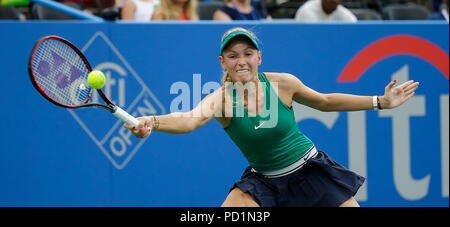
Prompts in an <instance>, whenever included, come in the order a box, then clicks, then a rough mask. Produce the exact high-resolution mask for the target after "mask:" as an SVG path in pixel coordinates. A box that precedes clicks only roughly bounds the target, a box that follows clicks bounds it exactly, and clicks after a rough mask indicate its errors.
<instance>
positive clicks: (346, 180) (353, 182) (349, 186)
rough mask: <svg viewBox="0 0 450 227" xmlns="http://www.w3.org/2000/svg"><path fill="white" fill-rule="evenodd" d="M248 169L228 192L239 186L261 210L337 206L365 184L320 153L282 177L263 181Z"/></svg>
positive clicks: (360, 178) (362, 180)
mask: <svg viewBox="0 0 450 227" xmlns="http://www.w3.org/2000/svg"><path fill="white" fill-rule="evenodd" d="M251 169H252V168H251V167H248V168H247V169H246V170H245V172H244V174H243V175H242V177H241V180H239V181H238V182H236V183H235V184H234V186H233V187H232V188H231V190H233V189H234V188H235V187H239V189H241V190H242V191H243V192H248V193H250V194H251V195H252V196H253V198H254V199H255V201H256V202H257V203H258V204H259V205H260V206H262V207H272V206H280V207H281V206H295V207H337V206H339V205H341V204H342V203H344V202H345V201H347V200H348V199H349V198H350V197H352V196H354V195H355V194H356V192H357V191H358V189H359V187H361V185H362V184H363V183H364V181H365V178H364V177H362V176H360V175H358V174H356V173H354V172H352V171H350V170H348V169H346V168H345V167H343V166H342V165H340V164H339V163H337V162H336V161H334V160H332V159H331V158H330V157H329V156H328V155H327V154H326V153H325V152H323V151H318V154H317V155H316V157H314V158H310V159H309V160H308V161H307V162H306V163H305V164H304V165H303V166H302V168H300V169H299V170H297V171H295V172H293V173H291V174H289V175H286V176H282V177H277V178H267V177H265V176H264V175H262V174H260V173H257V172H254V171H251ZM231 190H230V191H231Z"/></svg>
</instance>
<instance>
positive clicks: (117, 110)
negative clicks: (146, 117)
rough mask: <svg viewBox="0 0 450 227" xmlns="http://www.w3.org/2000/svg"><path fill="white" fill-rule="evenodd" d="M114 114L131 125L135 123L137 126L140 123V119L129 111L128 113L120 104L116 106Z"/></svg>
mask: <svg viewBox="0 0 450 227" xmlns="http://www.w3.org/2000/svg"><path fill="white" fill-rule="evenodd" d="M112 114H114V116H116V117H117V118H119V119H120V120H122V121H123V122H125V123H127V124H129V125H133V126H135V127H137V126H138V125H139V121H138V119H136V118H135V117H133V116H131V115H130V114H129V113H127V112H126V111H125V110H122V108H120V107H118V106H116V107H115V111H114V113H112Z"/></svg>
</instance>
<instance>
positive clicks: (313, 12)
mask: <svg viewBox="0 0 450 227" xmlns="http://www.w3.org/2000/svg"><path fill="white" fill-rule="evenodd" d="M295 19H296V20H299V21H305V22H319V21H343V22H357V21H358V19H356V16H355V15H354V14H353V13H352V12H351V11H350V10H348V9H347V8H345V7H344V6H342V5H341V0H309V1H307V2H306V3H305V4H303V5H302V6H300V8H299V9H298V10H297V13H296V14H295Z"/></svg>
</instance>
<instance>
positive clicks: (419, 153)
mask: <svg viewBox="0 0 450 227" xmlns="http://www.w3.org/2000/svg"><path fill="white" fill-rule="evenodd" d="M236 26H243V27H245V28H248V29H251V30H252V31H253V32H254V33H255V34H256V35H257V36H258V38H259V39H260V41H261V49H262V59H263V60H262V65H261V67H260V71H263V72H286V73H291V74H293V75H295V76H297V77H298V78H300V79H301V80H302V82H303V83H304V84H306V85H307V86H309V87H311V88H313V89H315V90H317V91H319V92H322V93H335V92H339V93H351V94H359V95H383V94H384V87H385V86H386V85H387V84H388V83H389V82H390V81H391V80H393V79H397V80H399V82H400V83H401V82H402V81H406V80H409V79H412V80H416V81H419V82H420V87H419V89H418V90H417V92H416V95H415V96H414V97H413V98H412V99H411V100H410V101H409V102H408V103H406V104H405V105H403V106H401V107H400V108H397V109H394V110H382V111H359V112H351V113H335V112H331V113H322V112H318V111H315V110H312V109H309V108H306V107H303V106H300V105H294V109H295V112H296V119H297V121H298V126H299V128H300V130H301V131H302V132H303V133H305V134H306V135H307V136H308V137H309V138H311V139H312V140H313V141H314V143H315V144H316V146H317V147H318V148H319V149H320V150H324V151H325V152H327V153H328V154H329V155H330V156H331V157H332V158H334V159H335V160H337V161H338V162H340V163H341V164H342V165H344V166H346V167H348V168H350V169H352V170H353V171H355V172H357V173H359V174H361V175H363V176H365V177H367V181H366V183H365V185H364V186H363V187H362V188H361V189H360V191H359V193H358V194H357V195H356V198H357V200H358V201H359V203H360V205H361V206H449V190H448V188H449V176H448V174H449V167H448V163H449V156H448V154H449V144H448V137H449V128H448V125H449V123H448V120H449V115H448V109H449V108H448V105H449V101H448V93H449V81H448V52H449V27H448V24H447V23H435V22H433V23H428V22H416V23H386V22H384V23H358V24H334V23H332V24H301V23H281V22H278V23H276V22H272V23H245V24H239V23H210V22H199V23H176V22H174V23H89V22H88V23H87V22H39V23H35V22H23V23H17V22H0V32H1V35H0V43H1V51H0V64H1V67H0V75H1V76H2V78H3V80H4V82H2V83H0V90H1V92H2V95H1V103H2V111H1V112H0V118H1V119H3V120H4V121H3V123H2V126H1V127H2V130H1V131H0V133H1V135H0V139H1V142H0V206H177V207H178V206H220V205H221V203H222V202H223V201H224V199H225V198H226V196H227V194H228V190H229V189H230V187H231V186H232V185H233V183H234V182H235V181H237V180H239V178H240V176H241V174H242V172H243V171H244V169H245V168H246V166H247V165H248V164H247V162H246V160H245V159H244V157H243V155H242V154H241V153H240V151H239V150H238V148H237V147H236V146H235V145H234V144H233V142H232V141H231V140H230V139H229V138H228V136H227V135H226V133H225V132H224V131H223V129H222V128H221V126H220V124H219V123H217V122H215V121H211V122H210V123H209V124H207V125H205V126H203V127H202V128H200V129H198V130H196V131H194V132H192V133H189V134H184V135H169V134H164V133H158V132H155V133H153V134H152V135H151V136H150V137H148V138H147V139H144V140H142V139H136V138H134V136H132V135H131V134H130V133H129V132H128V131H127V130H125V129H124V128H123V127H122V123H121V122H120V121H118V120H117V119H116V118H114V116H112V115H111V114H110V113H108V112H107V111H104V110H101V109H92V108H88V109H77V110H66V109H63V108H60V107H57V106H55V105H53V104H51V103H49V102H48V101H46V100H45V99H44V98H43V97H42V96H40V95H39V93H38V92H37V91H36V90H35V89H34V88H33V86H32V84H31V83H30V80H29V77H28V72H27V65H28V58H29V54H30V52H31V49H32V47H33V45H34V44H35V42H36V41H37V40H39V39H40V38H41V37H43V36H47V35H58V36H62V37H64V38H66V39H68V40H70V41H71V42H72V43H74V44H75V45H76V46H77V47H78V48H80V49H81V50H82V52H83V53H84V54H85V55H86V57H87V58H88V60H89V62H90V63H91V65H92V67H93V68H95V69H99V70H102V71H103V72H105V74H106V76H107V81H108V82H107V84H106V85H105V87H104V91H105V93H106V94H107V95H108V96H109V97H111V99H112V100H113V101H114V102H115V103H116V104H118V105H119V106H121V107H123V108H125V109H126V110H127V111H128V112H130V113H132V114H134V115H136V116H141V115H151V114H167V113H170V112H174V111H186V110H189V109H191V108H193V107H194V106H195V105H196V104H197V103H198V101H199V98H203V97H205V96H206V95H207V94H209V93H210V92H211V90H213V89H216V88H217V87H218V86H220V79H221V76H222V69H221V67H220V64H219V60H218V55H219V46H220V39H221V37H222V35H223V33H224V32H225V31H226V30H227V29H229V28H232V27H236ZM393 37H394V38H398V39H396V41H395V42H394V41H389V40H394V38H393ZM405 37H406V38H405ZM408 37H409V38H411V37H412V38H413V40H415V41H414V43H411V42H410V41H411V39H408ZM390 38H393V39H390ZM386 40H387V41H386ZM401 46H405V47H406V48H407V49H408V50H415V51H402V50H401ZM375 47H376V48H375ZM369 50H370V51H372V52H369V54H368V55H364V53H365V51H369ZM370 57H373V59H369V58H370ZM352 62H356V63H358V64H356V63H355V64H356V65H359V66H361V67H363V66H364V67H363V69H362V71H361V69H359V70H360V71H358V69H356V68H352V67H351V65H352V64H351V63H352ZM361 62H363V63H365V65H364V64H360V63H361ZM344 69H347V71H345V72H349V74H346V75H347V76H350V77H352V78H353V80H348V79H345V78H348V77H345V75H344V73H343V72H344ZM342 78H344V79H342ZM185 97H189V98H188V99H186V98H185ZM95 99H98V97H94V100H95Z"/></svg>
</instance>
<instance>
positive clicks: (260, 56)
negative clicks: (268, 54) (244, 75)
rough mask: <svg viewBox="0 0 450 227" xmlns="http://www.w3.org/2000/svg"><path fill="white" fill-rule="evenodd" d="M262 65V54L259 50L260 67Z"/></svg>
mask: <svg viewBox="0 0 450 227" xmlns="http://www.w3.org/2000/svg"><path fill="white" fill-rule="evenodd" d="M261 63H262V52H261V51H260V50H258V66H260V65H261Z"/></svg>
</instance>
